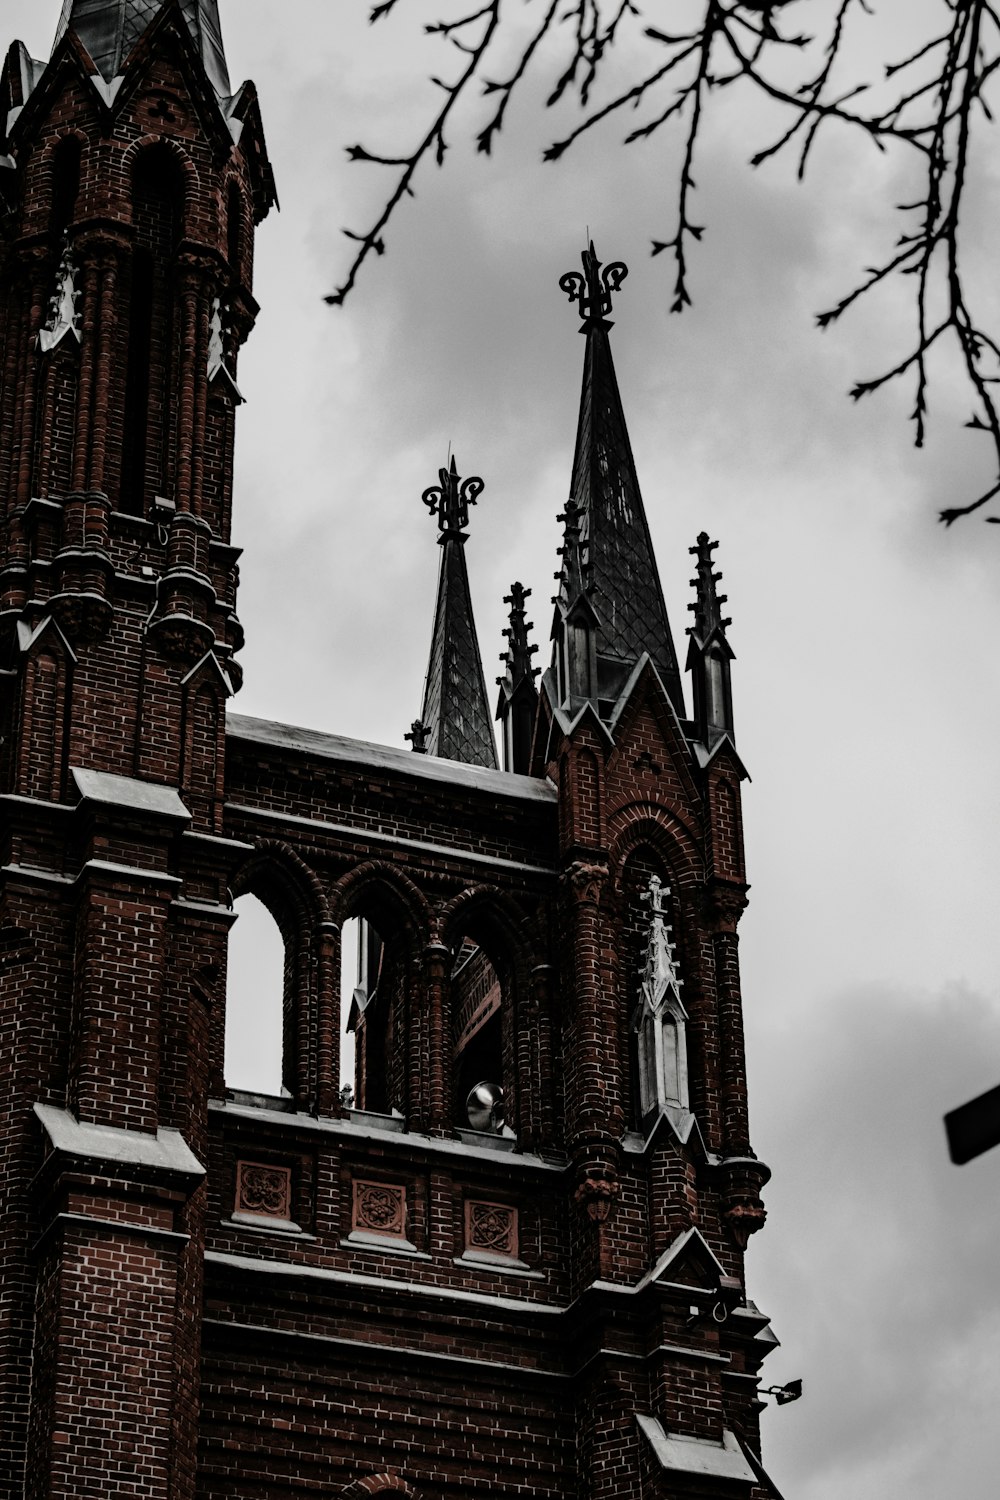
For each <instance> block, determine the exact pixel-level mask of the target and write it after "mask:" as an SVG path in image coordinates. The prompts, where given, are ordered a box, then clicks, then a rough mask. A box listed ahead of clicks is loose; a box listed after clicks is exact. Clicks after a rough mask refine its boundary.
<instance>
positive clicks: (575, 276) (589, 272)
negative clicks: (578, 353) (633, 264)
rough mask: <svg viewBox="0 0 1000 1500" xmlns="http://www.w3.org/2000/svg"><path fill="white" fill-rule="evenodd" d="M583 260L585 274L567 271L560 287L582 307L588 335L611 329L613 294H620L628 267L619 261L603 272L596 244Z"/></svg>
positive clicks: (586, 251) (581, 310)
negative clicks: (603, 329) (595, 331)
mask: <svg viewBox="0 0 1000 1500" xmlns="http://www.w3.org/2000/svg"><path fill="white" fill-rule="evenodd" d="M581 259H582V261H583V272H582V274H581V273H580V272H579V271H567V272H566V273H565V275H563V276H560V278H559V286H560V288H561V289H562V291H564V292H565V293H566V295H567V297H568V298H569V300H570V301H571V302H576V303H578V304H579V308H580V316H581V317H582V318H583V324H582V325H581V328H580V332H581V333H587V332H589V331H590V329H592V328H610V327H611V324H610V323H609V322H608V314H609V313H610V311H611V294H612V293H613V292H617V291H618V289H619V287H620V286H621V284H622V282H623V281H624V280H625V277H626V276H627V275H628V266H626V265H625V263H624V262H623V261H620V260H616V261H612V263H611V265H609V266H604V267H603V269H602V267H601V262H600V261H599V260H598V259H597V253H596V251H595V250H594V242H593V240H591V242H590V246H589V248H588V249H586V250H584V252H583V255H582V256H581Z"/></svg>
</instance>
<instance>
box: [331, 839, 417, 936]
mask: <svg viewBox="0 0 1000 1500" xmlns="http://www.w3.org/2000/svg"><path fill="white" fill-rule="evenodd" d="M380 911H381V912H382V913H383V914H384V915H385V917H386V918H387V919H388V921H389V922H390V923H393V924H395V925H396V926H397V928H399V927H402V929H403V931H404V933H405V935H406V940H407V945H408V947H409V948H410V949H411V951H412V953H413V954H416V953H417V952H419V951H420V949H421V948H422V947H423V946H424V944H425V943H426V942H427V940H428V937H429V935H430V929H431V912H430V907H429V906H428V904H427V901H426V899H425V897H424V895H423V893H422V892H421V891H420V890H419V889H418V887H417V886H416V885H414V883H413V881H412V880H411V879H410V878H409V876H407V875H404V874H403V872H402V871H401V870H397V869H396V867H395V866H394V865H391V864H389V863H388V862H387V861H386V860H382V859H370V860H365V861H364V862H363V863H362V864H359V865H355V866H354V867H353V869H351V870H348V872H347V874H346V875H342V876H341V878H340V879H339V880H338V881H337V882H336V884H335V885H333V886H332V887H331V889H330V915H331V917H332V919H333V921H334V922H336V923H337V925H338V926H343V924H344V923H345V922H346V921H349V919H350V918H351V917H361V916H367V917H369V919H373V918H374V919H375V925H376V926H377V925H378V922H377V917H378V913H379V912H380Z"/></svg>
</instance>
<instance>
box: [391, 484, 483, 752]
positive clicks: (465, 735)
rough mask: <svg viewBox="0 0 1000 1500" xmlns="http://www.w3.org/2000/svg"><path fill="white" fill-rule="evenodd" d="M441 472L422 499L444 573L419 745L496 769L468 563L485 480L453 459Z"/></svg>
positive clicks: (436, 614)
mask: <svg viewBox="0 0 1000 1500" xmlns="http://www.w3.org/2000/svg"><path fill="white" fill-rule="evenodd" d="M439 475H440V480H441V482H440V485H434V486H432V487H431V488H430V489H427V490H425V491H424V494H423V500H424V504H425V505H426V506H427V507H428V508H429V509H430V511H431V514H432V515H436V516H437V520H438V529H439V531H440V533H441V534H440V536H439V538H438V541H439V543H440V545H441V572H440V576H439V579H438V595H437V608H436V609H435V612H434V634H433V636H432V638H431V654H430V660H429V662H428V665H427V682H426V685H425V687H424V705H423V708H422V710H421V713H420V720H419V723H420V724H421V726H422V729H423V730H424V744H423V745H422V746H421V747H420V748H422V749H425V750H426V753H427V754H428V755H440V756H443V757H444V758H445V759H446V760H461V761H465V762H466V764H468V765H471V766H489V767H490V768H492V769H494V770H495V769H496V768H497V752H496V743H495V741H494V739H493V728H492V724H491V722H490V711H489V704H488V701H487V697H486V681H485V678H484V677H483V663H482V659H481V657H480V655H479V642H478V641H477V639H476V627H475V623H474V621H473V618H472V598H471V595H470V593H469V574H468V570H467V568H466V565H465V542H466V532H465V530H464V528H465V527H466V526H467V525H468V522H469V506H470V505H474V504H475V503H476V497H477V496H478V495H480V494H481V493H482V490H483V481H482V480H481V479H477V478H470V479H460V478H459V474H458V470H457V468H456V466H455V460H454V458H452V460H451V465H450V467H449V468H447V469H441V470H440V471H439ZM408 738H409V736H408ZM416 748H418V747H417V745H416V743H415V744H414V749H416Z"/></svg>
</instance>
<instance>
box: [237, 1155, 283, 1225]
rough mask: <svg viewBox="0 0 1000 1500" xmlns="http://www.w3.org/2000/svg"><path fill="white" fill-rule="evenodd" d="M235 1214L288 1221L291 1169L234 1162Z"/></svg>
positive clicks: (250, 1162)
mask: <svg viewBox="0 0 1000 1500" xmlns="http://www.w3.org/2000/svg"><path fill="white" fill-rule="evenodd" d="M235 1212H236V1213H238V1214H259V1215H261V1216H262V1217H263V1218H268V1219H290V1218H291V1217H292V1169H291V1167H271V1166H265V1165H264V1164H263V1163H262V1162H256V1161H240V1162H237V1163H236V1203H235Z"/></svg>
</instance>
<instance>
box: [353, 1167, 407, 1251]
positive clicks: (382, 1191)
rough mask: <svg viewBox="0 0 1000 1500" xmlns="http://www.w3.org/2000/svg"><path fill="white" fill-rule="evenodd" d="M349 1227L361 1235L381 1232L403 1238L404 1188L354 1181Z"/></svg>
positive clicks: (404, 1224) (404, 1230)
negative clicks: (352, 1207)
mask: <svg viewBox="0 0 1000 1500" xmlns="http://www.w3.org/2000/svg"><path fill="white" fill-rule="evenodd" d="M351 1229H352V1230H355V1231H357V1230H360V1231H361V1232H362V1233H363V1234H382V1235H385V1237H386V1238H387V1239H394V1240H402V1239H405V1238H406V1188H405V1187H403V1186H402V1185H399V1186H397V1185H396V1184H395V1183H386V1182H361V1181H359V1180H358V1179H357V1178H355V1180H354V1209H353V1213H352V1215H351Z"/></svg>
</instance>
